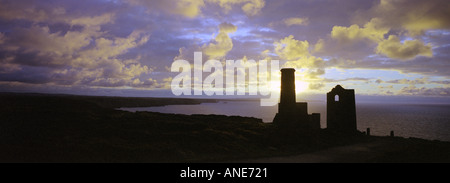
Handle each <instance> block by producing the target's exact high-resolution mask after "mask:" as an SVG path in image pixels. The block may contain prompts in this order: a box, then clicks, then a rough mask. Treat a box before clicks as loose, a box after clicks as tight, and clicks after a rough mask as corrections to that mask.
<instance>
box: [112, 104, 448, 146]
mask: <svg viewBox="0 0 450 183" xmlns="http://www.w3.org/2000/svg"><path fill="white" fill-rule="evenodd" d="M120 109H121V110H125V111H130V112H135V111H151V112H161V113H173V114H187V115H190V114H217V115H227V116H245V117H255V118H260V119H262V120H263V122H266V123H269V122H272V120H273V118H274V117H275V114H276V113H277V110H278V107H277V105H275V106H270V107H261V106H260V103H259V101H252V100H243V101H236V100H231V101H220V102H217V103H202V104H198V105H167V106H161V107H137V108H120ZM308 113H310V114H311V113H320V121H321V128H326V121H327V119H326V117H327V115H326V102H324V101H312V102H308ZM356 118H357V128H358V130H359V131H366V129H367V128H370V132H371V135H377V136H388V135H389V134H390V131H394V134H395V136H401V137H406V138H408V137H415V138H423V139H429V140H441V141H450V104H404V103H398V104H396V103H389V104H383V103H357V104H356Z"/></svg>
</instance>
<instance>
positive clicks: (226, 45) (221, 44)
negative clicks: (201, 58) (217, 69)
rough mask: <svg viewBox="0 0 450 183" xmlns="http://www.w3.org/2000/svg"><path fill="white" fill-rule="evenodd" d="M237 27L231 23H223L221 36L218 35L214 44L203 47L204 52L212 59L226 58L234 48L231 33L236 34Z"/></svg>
mask: <svg viewBox="0 0 450 183" xmlns="http://www.w3.org/2000/svg"><path fill="white" fill-rule="evenodd" d="M236 30H237V27H236V26H234V25H233V24H230V23H226V22H225V23H221V24H220V25H219V34H217V36H216V38H215V39H214V42H212V43H209V44H208V45H204V46H203V52H204V54H205V55H207V56H209V58H210V59H218V58H221V57H223V56H225V55H226V54H227V53H228V52H229V51H230V50H231V49H232V48H233V41H232V40H231V38H230V36H229V35H228V34H229V33H233V32H236Z"/></svg>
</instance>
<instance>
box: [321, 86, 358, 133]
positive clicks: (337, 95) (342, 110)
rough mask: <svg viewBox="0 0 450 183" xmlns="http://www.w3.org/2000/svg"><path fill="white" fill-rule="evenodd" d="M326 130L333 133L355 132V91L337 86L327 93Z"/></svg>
mask: <svg viewBox="0 0 450 183" xmlns="http://www.w3.org/2000/svg"><path fill="white" fill-rule="evenodd" d="M327 128H328V129H330V130H335V131H342V132H353V131H356V130H357V129H356V107H355V90H353V89H344V88H342V86H341V85H337V86H336V87H334V88H333V89H332V90H331V91H330V92H328V93H327Z"/></svg>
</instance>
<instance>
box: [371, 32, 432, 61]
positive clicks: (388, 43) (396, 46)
mask: <svg viewBox="0 0 450 183" xmlns="http://www.w3.org/2000/svg"><path fill="white" fill-rule="evenodd" d="M376 52H377V53H378V54H383V55H386V56H388V57H390V58H396V59H401V60H408V59H412V58H415V57H416V56H419V55H422V56H427V57H432V56H433V52H432V51H431V45H430V44H428V45H424V43H423V42H421V41H419V40H406V41H405V42H404V43H403V44H402V43H401V42H400V39H399V38H398V37H397V36H395V35H390V36H389V38H388V39H387V40H383V41H381V42H380V43H379V44H378V47H377V48H376Z"/></svg>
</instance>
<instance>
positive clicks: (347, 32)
mask: <svg viewBox="0 0 450 183" xmlns="http://www.w3.org/2000/svg"><path fill="white" fill-rule="evenodd" d="M388 32H389V28H386V27H384V26H383V25H382V23H381V20H380V19H378V18H374V19H372V20H370V22H368V23H366V24H365V25H364V27H359V26H358V25H356V24H354V25H351V26H350V27H343V26H334V27H333V30H332V31H331V37H332V38H333V39H337V40H339V41H341V42H344V43H348V42H353V41H360V40H365V39H367V40H371V41H373V42H380V41H382V40H383V39H384V35H385V34H387V33H388Z"/></svg>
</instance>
